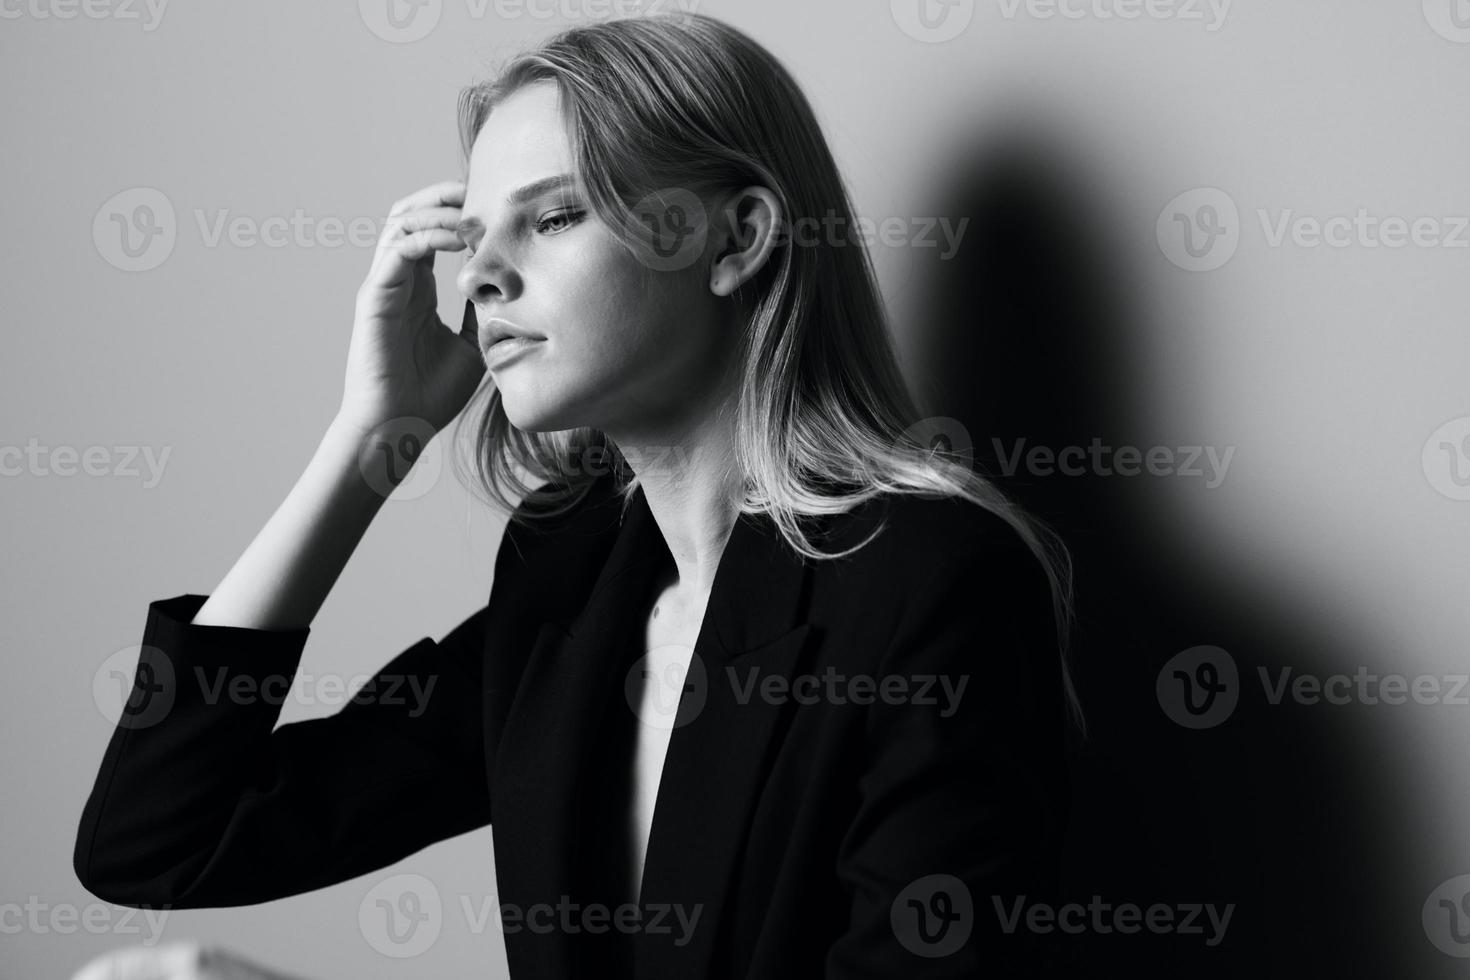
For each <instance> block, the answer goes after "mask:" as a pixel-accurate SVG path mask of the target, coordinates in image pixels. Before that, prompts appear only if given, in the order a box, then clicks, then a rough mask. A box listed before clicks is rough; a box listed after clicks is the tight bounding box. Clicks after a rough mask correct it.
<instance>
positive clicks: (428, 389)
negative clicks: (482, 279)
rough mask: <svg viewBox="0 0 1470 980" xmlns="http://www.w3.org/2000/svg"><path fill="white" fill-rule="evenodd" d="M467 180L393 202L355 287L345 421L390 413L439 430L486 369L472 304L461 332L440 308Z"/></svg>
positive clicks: (377, 421) (367, 424) (459, 244)
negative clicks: (437, 260)
mask: <svg viewBox="0 0 1470 980" xmlns="http://www.w3.org/2000/svg"><path fill="white" fill-rule="evenodd" d="M464 194H465V186H464V183H463V182H462V181H458V180H450V181H444V182H442V183H438V184H432V185H430V186H428V187H425V188H423V189H421V190H418V191H415V192H414V193H412V194H410V195H409V196H407V197H405V198H403V199H402V200H400V201H398V202H397V203H396V204H394V205H393V208H392V210H390V211H389V212H388V220H387V222H386V223H385V226H384V228H383V234H382V235H381V236H380V237H379V239H378V249H377V252H376V253H375V254H374V255H373V265H372V268H371V269H370V270H369V271H368V275H367V278H366V279H365V280H364V281H363V284H362V286H361V287H360V288H359V289H358V291H357V308H356V313H355V316H354V318H353V325H352V342H351V344H350V346H349V348H348V353H347V378H346V382H345V384H344V386H343V393H342V407H341V409H340V411H339V413H338V417H339V419H341V420H342V421H343V422H345V423H346V424H349V425H353V426H356V427H359V428H360V429H362V430H363V431H369V430H371V429H373V428H375V427H376V426H378V425H381V424H382V423H384V422H386V421H388V420H389V419H394V418H399V417H401V416H411V417H413V418H419V419H423V420H424V421H426V422H428V423H429V424H430V425H432V426H433V427H434V430H435V431H436V432H437V431H439V430H441V429H443V428H444V427H445V426H446V425H448V424H449V423H450V421H451V420H453V418H454V417H455V416H456V415H458V414H459V412H460V410H461V409H462V408H464V406H465V403H466V402H468V401H469V399H470V396H472V395H473V394H474V393H475V390H476V388H478V387H479V383H480V379H481V378H483V377H484V374H485V363H484V360H483V359H482V357H481V355H480V348H479V343H478V338H477V336H476V335H477V326H476V321H475V315H474V308H473V307H472V306H471V305H470V304H468V303H466V304H465V312H464V317H463V319H462V321H461V323H460V327H459V331H458V332H457V333H456V332H455V331H452V330H450V329H449V328H448V327H447V326H445V324H444V321H443V320H440V319H439V315H438V312H437V306H438V297H437V290H436V289H435V285H434V255H435V253H436V252H441V251H442V252H457V251H459V250H461V249H463V248H464V247H465V244H464V242H463V241H462V240H461V239H460V238H459V236H458V235H457V234H456V233H455V231H454V227H455V225H457V224H458V223H459V220H460V207H461V206H462V205H463V204H464Z"/></svg>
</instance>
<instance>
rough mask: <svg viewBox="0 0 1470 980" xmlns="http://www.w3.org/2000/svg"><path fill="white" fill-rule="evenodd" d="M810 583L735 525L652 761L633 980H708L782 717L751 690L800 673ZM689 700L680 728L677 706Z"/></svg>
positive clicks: (802, 567) (755, 522)
mask: <svg viewBox="0 0 1470 980" xmlns="http://www.w3.org/2000/svg"><path fill="white" fill-rule="evenodd" d="M810 579H811V576H810V569H809V566H807V565H806V564H804V563H803V562H802V561H801V560H800V556H798V555H797V554H796V553H795V552H793V551H791V550H790V549H789V548H788V547H787V546H786V545H785V543H784V541H782V540H781V538H780V535H779V534H778V533H777V531H776V529H775V526H774V524H773V523H772V522H771V521H770V520H769V519H768V518H765V517H763V516H761V517H754V516H742V517H741V518H740V520H739V521H738V522H737V523H736V526H735V529H734V531H733V532H732V533H731V536H730V540H729V541H728V543H727V544H726V546H725V552H724V554H723V555H722V556H721V558H720V564H719V568H718V571H717V572H716V574H715V583H714V587H713V589H712V591H711V593H710V599H709V603H708V605H707V607H706V612H705V618H704V623H703V625H702V627H701V629H700V633H699V638H698V640H697V641H696V643H695V648H694V655H695V657H696V658H697V659H698V661H699V662H700V664H701V666H702V667H703V668H704V669H703V672H702V675H701V674H700V672H699V671H698V670H697V669H693V668H692V669H691V674H690V676H689V677H688V679H687V680H686V686H685V689H684V693H683V695H682V696H681V702H680V703H681V710H680V714H679V715H678V716H676V717H678V718H680V719H684V718H686V717H687V718H688V720H687V721H683V722H682V723H681V724H680V725H679V727H677V728H675V729H674V730H673V731H672V733H671V737H670V741H669V748H668V754H667V755H666V756H665V759H664V768H663V776H662V778H661V780H660V782H659V791H658V802H657V804H656V806H655V808H654V817H653V827H652V832H651V834H650V835H649V844H648V855H647V860H646V863H645V866H644V872H643V887H642V892H641V895H640V897H639V903H640V905H642V906H643V909H644V928H643V930H642V931H640V932H639V934H638V935H637V936H635V938H634V945H635V950H636V957H637V972H638V976H640V977H669V976H691V977H706V976H715V975H717V974H719V972H720V971H719V970H718V969H716V961H717V958H718V957H720V956H721V955H722V954H723V951H722V949H721V940H722V939H724V938H726V937H724V933H723V913H724V909H725V903H726V901H727V899H728V898H729V893H730V891H731V889H732V888H733V887H734V884H735V881H734V874H735V871H736V867H737V865H738V862H739V859H740V856H741V854H742V852H743V850H744V845H745V839H746V834H747V830H748V828H749V825H750V820H751V818H752V816H753V814H754V810H755V806H756V803H757V802H758V800H759V798H760V793H761V789H762V787H763V785H764V781H765V775H766V773H767V772H769V762H770V758H771V755H772V754H773V753H774V751H775V749H776V748H777V746H778V745H779V740H780V737H781V734H782V732H783V731H784V729H785V726H784V724H783V718H788V717H789V716H788V715H787V714H786V711H785V708H786V705H785V704H784V703H783V702H782V701H780V700H767V699H763V698H762V697H761V696H760V694H759V691H760V684H762V683H764V682H766V681H767V679H768V678H772V677H776V678H782V679H783V681H789V679H790V678H791V676H792V675H793V674H794V673H796V672H798V671H799V670H800V668H801V664H802V662H803V653H804V651H806V650H807V649H808V646H807V644H806V640H807V639H808V634H809V633H810V632H811V630H812V627H811V626H810V624H808V623H806V622H805V621H804V611H805V609H806V608H807V601H808V596H807V594H806V593H807V590H808V589H809V587H810ZM700 697H702V698H703V704H702V706H699V707H698V710H697V712H695V711H690V712H689V713H688V715H687V716H686V714H685V713H684V701H685V700H686V699H690V698H694V699H696V700H695V701H694V702H693V703H694V704H695V705H699V701H698V700H697V699H698V698H700ZM695 915H698V919H697V920H695V919H694V916H695ZM659 916H662V922H661V923H657V925H656V921H657V917H659ZM690 923H693V924H692V926H691V925H690ZM659 929H661V931H658V930H659Z"/></svg>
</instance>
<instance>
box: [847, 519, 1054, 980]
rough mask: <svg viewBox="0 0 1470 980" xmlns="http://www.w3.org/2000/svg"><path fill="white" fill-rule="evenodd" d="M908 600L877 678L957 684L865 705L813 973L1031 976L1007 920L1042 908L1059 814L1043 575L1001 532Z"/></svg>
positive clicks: (1033, 962) (912, 685) (1022, 941)
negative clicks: (842, 909) (836, 911)
mask: <svg viewBox="0 0 1470 980" xmlns="http://www.w3.org/2000/svg"><path fill="white" fill-rule="evenodd" d="M911 597H912V598H911V601H910V602H909V603H908V608H907V610H906V612H905V613H903V614H902V616H901V618H900V620H899V623H898V626H897V627H896V629H895V632H894V634H893V639H892V642H891V644H890V646H889V648H888V650H887V652H886V653H885V655H884V658H883V661H882V666H881V668H880V670H879V681H880V683H881V681H882V679H883V678H885V677H903V678H905V679H906V680H907V681H908V682H909V688H908V689H909V690H911V691H917V690H920V688H919V687H918V685H919V684H922V683H923V679H924V678H928V677H935V678H939V679H941V680H942V679H944V678H948V680H949V683H950V685H951V688H955V687H957V685H958V684H960V683H961V682H963V683H964V684H965V687H964V688H963V691H962V693H960V694H959V696H958V699H957V700H955V699H952V698H949V697H947V696H946V695H944V694H943V693H938V694H937V697H936V700H937V702H938V703H937V704H933V703H930V704H920V703H916V702H917V701H918V700H919V699H918V698H912V699H909V703H885V701H884V699H882V698H875V699H874V703H873V705H872V706H871V707H869V708H868V709H867V710H868V717H867V723H866V731H867V745H866V751H865V754H864V756H863V758H864V760H865V761H864V764H863V765H862V766H861V767H860V769H861V777H860V780H859V803H858V808H857V812H856V816H855V818H854V819H853V821H852V823H851V825H850V826H849V828H848V830H847V832H846V834H845V835H844V837H843V840H842V843H841V847H840V850H839V857H838V867H837V875H838V879H839V881H840V883H841V884H842V886H843V888H844V890H845V892H846V894H847V895H848V897H849V900H850V903H849V909H848V924H847V928H846V931H845V932H844V933H843V934H842V935H841V936H840V937H839V938H838V940H837V941H836V942H835V943H834V944H833V945H832V946H831V947H829V949H828V954H827V959H826V975H827V977H828V978H831V980H836V978H857V977H898V976H902V977H977V976H998V977H999V976H1003V977H1024V976H1031V975H1033V971H1035V970H1036V969H1037V968H1038V958H1039V955H1040V950H1039V949H1038V947H1037V944H1036V937H1035V936H1034V935H1030V934H1028V933H1027V932H1026V930H1025V921H1026V920H1025V918H1024V915H1023V916H1022V917H1021V918H1019V919H1017V918H1015V917H1014V915H1013V913H1014V911H1015V909H1016V906H1017V903H1018V902H1021V903H1023V905H1025V906H1029V905H1030V903H1033V902H1038V901H1040V902H1046V901H1049V900H1050V899H1051V897H1052V893H1053V891H1054V889H1055V885H1056V881H1055V877H1056V854H1057V851H1058V849H1059V846H1060V835H1061V830H1062V828H1063V826H1064V824H1065V817H1066V810H1067V807H1068V803H1069V793H1068V782H1067V760H1066V745H1067V727H1066V726H1067V720H1066V710H1065V707H1064V705H1065V699H1064V694H1063V686H1062V676H1061V661H1060V657H1059V655H1058V647H1057V638H1056V632H1055V618H1054V616H1053V612H1052V605H1051V593H1050V584H1049V579H1047V577H1046V575H1045V572H1044V571H1043V569H1042V567H1041V565H1040V563H1039V562H1038V561H1037V560H1036V558H1035V557H1034V556H1032V554H1031V552H1030V551H1029V550H1028V549H1027V548H1026V546H1025V545H1024V543H1023V542H1022V541H1021V539H1020V537H1019V536H1018V535H1015V534H1014V532H1011V531H1010V530H1009V528H1006V529H1005V531H1004V533H1002V534H998V535H994V536H991V535H987V537H986V540H985V542H984V544H983V545H982V547H980V548H979V549H977V551H976V552H975V553H973V554H970V555H968V556H963V557H952V558H950V559H948V560H946V561H944V562H943V564H942V566H941V567H939V568H938V569H937V570H936V571H935V573H934V574H933V575H932V576H930V577H929V580H928V582H927V584H925V585H923V586H922V587H920V588H919V589H917V590H915V591H914V592H912V593H911ZM936 689H937V691H939V692H942V690H943V688H942V687H938V685H936ZM891 700H892V701H895V702H896V701H897V700H898V699H891ZM950 704H953V705H954V707H953V711H952V713H950V714H949V715H948V717H946V716H945V711H946V709H947V707H948V706H949V705H950Z"/></svg>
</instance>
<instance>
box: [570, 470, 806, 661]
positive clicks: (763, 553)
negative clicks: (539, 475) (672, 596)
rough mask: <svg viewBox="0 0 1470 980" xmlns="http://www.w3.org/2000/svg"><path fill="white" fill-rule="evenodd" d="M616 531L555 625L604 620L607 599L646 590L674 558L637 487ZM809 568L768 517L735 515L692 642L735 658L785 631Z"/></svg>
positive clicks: (575, 626) (801, 604) (795, 620)
mask: <svg viewBox="0 0 1470 980" xmlns="http://www.w3.org/2000/svg"><path fill="white" fill-rule="evenodd" d="M614 506H616V502H614ZM616 534H617V536H616V539H615V540H614V542H613V545H612V550H611V552H610V553H609V554H608V557H607V560H606V561H605V562H604V564H603V566H602V571H601V573H600V574H599V575H598V577H597V580H596V582H595V583H594V585H593V586H592V591H591V593H590V594H589V597H588V599H587V603H586V604H585V605H584V606H583V608H582V610H581V611H580V613H578V614H577V615H576V616H575V617H574V618H572V619H571V620H570V621H569V622H568V621H566V620H563V621H562V622H561V623H560V624H559V625H561V626H562V628H563V629H564V630H565V631H566V632H567V633H568V634H569V635H570V636H574V637H575V636H578V635H580V634H581V633H582V632H583V631H585V630H587V629H588V628H589V627H596V626H599V625H606V624H605V623H603V622H602V616H603V615H604V613H605V610H604V609H603V607H604V606H605V605H606V604H608V603H618V604H622V603H625V602H628V601H630V597H635V598H636V597H641V596H644V595H646V590H647V589H648V588H649V587H650V586H651V585H652V583H653V581H654V580H655V579H656V578H657V577H658V576H659V573H660V572H663V571H665V570H667V569H668V568H670V567H672V565H673V563H674V558H673V555H672V553H671V552H670V551H669V547H668V543H667V542H666V541H665V540H664V536H663V532H662V531H661V530H660V529H659V526H658V522H657V520H656V519H655V518H654V516H653V511H652V510H651V509H650V507H649V506H648V499H647V497H646V496H645V495H644V492H643V488H642V487H638V488H637V489H635V490H634V491H633V493H632V495H631V496H630V497H629V498H628V500H627V504H626V507H625V508H624V510H623V512H622V515H621V517H620V526H619V528H618V530H617V532H616ZM810 572H811V568H810V565H809V563H807V562H805V561H803V560H802V558H801V556H800V555H798V554H797V553H796V552H794V551H793V550H792V549H791V548H790V546H789V545H787V544H786V542H785V540H784V539H783V538H782V537H781V534H780V531H779V529H778V528H777V527H776V525H775V522H774V521H773V520H772V519H771V518H769V517H767V516H765V515H763V514H762V515H752V514H742V515H740V516H739V518H737V520H736V521H735V526H734V528H733V529H732V530H731V532H730V537H729V540H728V541H727V542H726V544H725V550H724V552H723V553H722V554H721V556H720V562H719V565H718V566H717V568H716V570H715V579H714V583H713V585H712V587H711V590H710V596H709V602H708V604H707V605H706V608H705V615H704V623H703V625H702V628H701V629H700V633H699V639H698V640H697V641H696V643H695V647H696V649H698V650H700V652H701V653H719V654H721V655H723V656H724V657H726V658H734V657H738V656H740V655H741V654H743V653H746V652H748V651H750V650H753V649H755V648H757V647H760V646H762V645H764V644H766V643H769V642H770V641H771V640H773V639H775V638H776V637H778V636H780V635H782V634H783V633H786V632H789V631H790V630H791V629H792V628H794V627H795V626H797V625H798V624H799V622H800V618H801V613H802V610H803V609H804V608H805V603H806V600H807V599H808V596H807V589H808V587H809V586H810V580H811V575H810Z"/></svg>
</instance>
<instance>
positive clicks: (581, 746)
mask: <svg viewBox="0 0 1470 980" xmlns="http://www.w3.org/2000/svg"><path fill="white" fill-rule="evenodd" d="M640 496H641V493H640ZM650 535H652V537H653V539H656V540H652V541H651V539H650ZM661 540H662V539H661V538H659V537H658V528H657V525H656V524H654V522H653V520H652V517H651V515H650V514H648V512H647V508H646V506H645V507H643V508H641V510H640V508H639V507H638V506H637V501H636V500H634V501H632V502H630V504H629V510H628V512H627V513H626V514H625V515H624V516H623V519H622V522H621V527H620V528H619V529H618V536H617V538H616V540H615V541H614V543H613V545H612V550H611V552H610V553H609V554H608V557H607V560H606V562H605V563H604V564H603V567H602V570H601V572H600V573H599V574H598V577H597V580H596V582H595V584H594V585H593V587H592V591H591V593H590V595H589V598H588V599H587V602H586V604H585V605H584V606H583V607H582V609H581V611H580V613H576V614H575V615H572V616H571V619H570V621H569V622H568V621H567V620H566V616H567V615H568V613H566V612H563V613H561V614H556V613H553V614H551V615H550V616H549V618H547V619H546V620H545V621H544V622H543V623H542V625H541V627H540V630H539V632H538V634H537V638H536V641H535V644H534V646H533V648H532V651H531V654H530V656H529V658H528V659H527V662H526V667H525V672H524V674H523V675H522V678H521V683H520V688H519V690H518V692H517V694H516V700H515V706H514V707H513V708H512V710H511V711H510V713H509V715H508V716H507V718H506V721H505V726H504V728H503V729H502V732H501V735H500V744H499V748H498V750H497V752H496V759H495V771H494V775H493V776H492V782H491V786H492V787H493V793H494V798H493V801H492V804H493V813H492V817H491V829H492V833H493V835H494V837H495V840H496V849H495V865H496V877H497V884H498V886H499V890H500V894H501V898H502V901H504V902H506V903H515V904H516V905H518V906H520V908H521V910H522V912H524V911H525V910H526V909H527V908H529V906H531V905H533V904H535V903H540V902H546V903H549V904H550V905H551V906H553V907H555V906H556V905H557V904H558V902H563V903H564V902H566V901H569V900H577V888H576V880H577V870H578V868H579V867H581V865H580V864H579V862H580V861H581V860H582V858H583V855H581V854H580V852H579V849H580V847H581V845H582V843H583V837H584V835H583V834H582V833H581V830H580V827H579V826H578V823H577V819H578V815H579V813H580V812H581V808H580V802H581V791H582V789H583V787H585V786H586V785H588V782H589V775H590V765H591V756H592V750H593V749H594V747H595V746H596V744H597V740H598V739H599V737H600V736H599V731H598V729H597V726H598V723H599V721H600V719H601V712H602V710H603V707H604V705H605V704H606V702H607V698H608V692H609V690H610V688H616V689H618V690H621V688H622V683H623V678H622V677H620V676H617V665H618V656H617V654H618V652H619V646H620V644H621V643H622V642H624V641H626V639H627V636H628V633H627V631H628V630H630V629H638V628H641V627H639V626H638V624H637V623H635V622H634V620H635V619H636V618H637V609H636V605H637V598H638V597H639V596H642V595H644V594H646V592H647V590H648V588H649V587H650V586H651V584H652V582H653V578H654V575H655V573H656V572H657V571H658V558H659V554H660V553H659V551H658V550H657V549H656V548H654V547H650V544H660V542H661ZM664 554H667V551H665V552H664ZM568 560H571V559H570V557H568ZM546 584H547V585H548V586H549V587H552V588H555V587H556V585H557V583H555V582H548V583H546ZM615 816H620V815H615ZM502 842H503V843H502ZM573 940H574V937H571V936H568V935H567V934H566V933H565V932H563V931H562V930H561V929H560V928H556V929H552V930H549V931H532V930H529V929H527V928H524V927H523V928H521V930H520V931H519V932H518V933H516V934H514V935H513V936H512V935H510V934H508V935H507V943H506V952H507V958H508V960H509V961H510V965H511V968H512V972H513V973H516V974H517V975H519V974H520V973H525V974H526V975H527V976H532V977H569V976H574V975H575V974H576V970H577V966H576V962H577V961H576V957H575V955H574V952H575V951H574V949H573Z"/></svg>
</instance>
